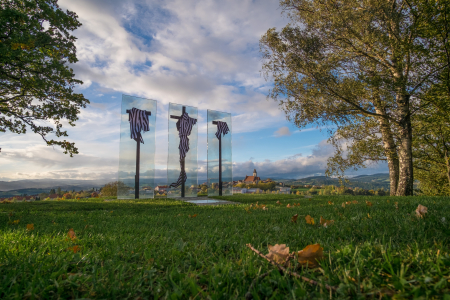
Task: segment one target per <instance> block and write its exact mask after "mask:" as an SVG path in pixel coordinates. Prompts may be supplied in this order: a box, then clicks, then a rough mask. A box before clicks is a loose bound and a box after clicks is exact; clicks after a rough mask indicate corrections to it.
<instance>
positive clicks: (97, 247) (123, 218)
mask: <svg viewBox="0 0 450 300" xmlns="http://www.w3.org/2000/svg"><path fill="white" fill-rule="evenodd" d="M217 198H219V197H217ZM222 198H223V199H227V200H231V201H235V202H239V203H240V204H239V205H227V206H196V205H192V204H189V203H186V202H183V201H176V200H171V199H167V200H129V201H128V200H127V201H117V200H113V201H110V202H105V201H104V200H103V199H81V200H76V201H75V200H71V201H69V200H63V201H51V202H47V201H37V202H31V203H26V202H23V203H14V204H1V205H0V263H1V264H2V265H1V268H0V276H1V278H2V280H1V281H0V295H1V298H2V299H23V298H27V297H29V298H33V297H37V296H39V297H40V298H42V299H52V298H54V297H55V295H57V296H58V297H60V298H64V299H67V298H90V299H93V298H97V299H100V298H101V299H113V298H116V299H124V298H133V299H134V298H139V297H141V298H143V299H147V298H148V299H165V298H169V299H189V298H195V297H197V298H196V299H206V298H211V299H241V298H244V296H245V294H246V293H247V291H248V288H249V287H250V285H251V283H252V282H253V280H254V279H255V278H257V277H258V276H259V275H261V274H263V273H265V272H268V271H270V270H273V269H274V267H273V266H271V265H270V264H268V263H267V262H266V261H264V260H262V259H261V258H260V257H258V256H257V255H254V253H252V252H251V251H250V250H249V249H248V248H247V247H246V246H245V244H247V243H251V244H252V245H253V246H254V247H256V248H257V249H258V250H260V251H262V252H263V253H267V245H268V244H272V245H274V244H276V243H286V244H287V246H288V247H290V249H291V251H295V250H301V249H303V248H304V247H305V246H306V245H308V244H311V243H320V244H321V246H323V247H324V251H325V256H326V257H327V259H326V260H324V261H323V262H322V263H321V266H320V267H321V269H320V272H312V271H311V270H308V269H299V270H298V271H297V272H298V273H300V274H301V275H302V276H305V277H308V278H312V279H314V280H316V281H319V282H322V283H324V284H329V285H333V286H338V287H339V288H338V290H337V291H336V292H333V293H332V295H331V296H332V298H333V299H365V298H369V299H370V298H376V299H378V298H380V296H379V294H378V293H379V292H380V291H381V292H383V294H384V296H382V298H384V299H389V298H402V299H412V298H420V297H422V298H430V299H432V298H436V299H439V298H442V296H443V295H446V294H449V293H450V283H449V282H448V279H449V278H450V257H449V251H448V247H449V244H450V235H449V234H448V224H447V222H448V220H449V219H450V215H449V209H448V208H449V207H448V203H449V200H450V199H449V198H448V197H408V198H407V197H399V198H396V199H395V200H396V201H398V210H397V209H395V206H394V203H393V201H392V197H376V198H370V201H371V202H372V203H373V206H372V207H368V206H367V205H366V204H365V201H364V200H365V199H366V198H367V197H365V196H349V197H346V196H340V197H336V196H329V197H326V196H316V197H314V198H312V199H311V201H310V200H309V199H305V198H303V197H296V196H293V195H276V194H267V195H266V194H264V195H263V194H260V195H256V194H255V195H235V196H230V197H222ZM355 199H356V200H358V202H359V204H350V205H346V207H345V208H342V207H341V204H342V203H344V202H346V201H352V200H355ZM387 200H390V202H388V201H387ZM257 201H258V202H259V204H265V205H266V206H267V208H268V209H267V210H265V211H263V210H260V209H257V210H251V213H248V212H247V211H246V210H245V209H244V208H246V207H248V204H250V203H256V202H257ZM277 201H280V202H281V205H278V204H276V202H277ZM328 201H331V202H333V203H334V205H330V204H328ZM294 203H300V206H299V207H294V208H287V207H286V205H287V204H291V205H292V204H294ZM419 203H420V204H422V205H425V206H427V207H428V211H429V213H428V216H426V218H425V219H424V220H419V219H417V218H416V217H414V216H411V215H408V214H411V212H413V211H414V210H415V208H416V207H417V205H418V204H419ZM10 212H12V214H13V215H12V216H11V217H9V215H8V214H9V213H10ZM296 213H298V214H299V215H306V214H309V215H311V216H312V217H314V218H319V217H320V216H323V217H324V218H326V219H333V220H335V224H334V225H332V226H330V227H328V228H323V227H320V226H318V225H317V226H312V225H308V224H306V222H304V219H302V218H304V217H300V216H299V221H298V222H297V223H295V224H294V223H292V222H290V220H291V218H292V216H293V215H294V214H296ZM194 214H198V216H197V217H196V218H189V217H188V215H194ZM368 214H370V218H369V217H368ZM10 218H11V220H20V222H19V223H18V224H16V225H8V220H9V219H10ZM26 224H34V230H33V232H31V233H30V232H27V231H26ZM70 228H73V229H74V231H75V233H76V237H77V238H76V240H75V241H70V240H68V239H67V232H68V230H69V229H70ZM74 245H78V246H79V247H80V249H81V251H80V252H77V253H73V251H70V250H68V248H69V247H73V246H74ZM251 293H252V294H253V296H254V298H255V299H264V298H274V299H294V295H295V298H296V299H329V298H330V294H329V293H328V291H326V290H325V289H320V288H317V287H314V286H312V285H309V284H307V283H305V282H304V281H301V280H299V279H295V278H293V277H290V276H286V275H281V274H280V273H279V272H277V271H273V272H272V273H271V275H269V276H268V277H266V278H264V279H261V280H258V282H257V284H256V285H254V287H253V289H252V290H251Z"/></svg>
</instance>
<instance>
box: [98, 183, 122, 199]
mask: <svg viewBox="0 0 450 300" xmlns="http://www.w3.org/2000/svg"><path fill="white" fill-rule="evenodd" d="M119 185H120V186H122V188H124V187H126V186H125V184H124V183H123V182H121V181H120V182H119V181H114V182H110V183H107V184H105V185H104V186H103V187H102V188H101V190H100V192H101V194H102V196H114V197H117V188H118V187H119Z"/></svg>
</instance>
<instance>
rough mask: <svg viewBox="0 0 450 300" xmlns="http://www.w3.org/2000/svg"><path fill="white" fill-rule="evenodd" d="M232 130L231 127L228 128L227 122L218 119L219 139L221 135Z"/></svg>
mask: <svg viewBox="0 0 450 300" xmlns="http://www.w3.org/2000/svg"><path fill="white" fill-rule="evenodd" d="M229 131H230V129H229V128H228V125H227V122H221V121H217V132H216V137H217V138H218V139H220V135H221V134H223V135H225V134H227V133H228V132H229Z"/></svg>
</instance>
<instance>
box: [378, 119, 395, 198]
mask: <svg viewBox="0 0 450 300" xmlns="http://www.w3.org/2000/svg"><path fill="white" fill-rule="evenodd" d="M377 113H378V111H377ZM378 123H379V124H380V129H381V137H382V139H383V148H384V153H385V154H386V159H387V162H388V167H389V182H390V194H391V196H395V195H396V194H397V186H398V178H399V160H398V155H397V147H396V145H395V142H394V137H393V135H392V131H391V127H390V126H389V125H390V124H389V121H388V120H386V119H385V118H379V119H378Z"/></svg>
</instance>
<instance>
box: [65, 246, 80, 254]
mask: <svg viewBox="0 0 450 300" xmlns="http://www.w3.org/2000/svg"><path fill="white" fill-rule="evenodd" d="M67 250H69V251H73V253H77V252H79V251H80V250H81V247H80V246H77V245H75V246H73V247H69V248H67Z"/></svg>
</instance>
